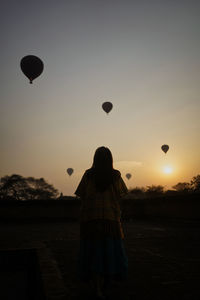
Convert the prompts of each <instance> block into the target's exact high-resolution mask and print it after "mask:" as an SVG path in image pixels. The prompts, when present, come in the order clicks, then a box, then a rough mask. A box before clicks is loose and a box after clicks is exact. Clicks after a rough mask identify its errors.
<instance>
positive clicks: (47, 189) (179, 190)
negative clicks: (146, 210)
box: [0, 174, 200, 201]
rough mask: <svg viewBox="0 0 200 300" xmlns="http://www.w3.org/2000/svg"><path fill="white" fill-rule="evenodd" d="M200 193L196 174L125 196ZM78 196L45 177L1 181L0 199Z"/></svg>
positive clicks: (198, 179) (12, 176) (136, 190)
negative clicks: (167, 187)
mask: <svg viewBox="0 0 200 300" xmlns="http://www.w3.org/2000/svg"><path fill="white" fill-rule="evenodd" d="M193 193H200V175H197V176H194V177H193V178H192V180H191V181H190V182H179V183H177V184H176V185H174V186H173V190H165V189H164V187H163V186H162V185H151V186H147V187H135V188H133V189H130V190H129V191H128V194H127V195H126V196H125V198H129V199H131V198H134V199H140V198H141V199H142V198H152V197H157V196H158V197H160V196H164V195H166V196H173V195H177V194H183V195H188V194H189V195H190V194H193ZM74 199H77V198H76V197H72V196H64V195H63V194H62V193H61V194H59V192H58V190H57V189H56V188H54V186H53V185H51V184H49V183H47V182H46V181H45V179H44V178H39V179H37V178H34V177H23V176H21V175H17V174H13V175H11V176H4V177H2V178H1V181H0V200H20V201H24V200H74Z"/></svg>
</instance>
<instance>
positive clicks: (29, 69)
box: [20, 55, 44, 83]
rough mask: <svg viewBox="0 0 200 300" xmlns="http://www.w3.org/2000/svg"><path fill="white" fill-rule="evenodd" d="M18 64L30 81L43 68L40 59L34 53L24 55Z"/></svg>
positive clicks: (38, 74)
mask: <svg viewBox="0 0 200 300" xmlns="http://www.w3.org/2000/svg"><path fill="white" fill-rule="evenodd" d="M20 66H21V70H22V72H23V73H24V75H26V77H28V79H29V80H30V83H32V81H33V80H34V79H35V78H37V77H38V76H40V74H41V73H42V72H43V69H44V64H43V62H42V60H41V59H40V58H39V57H37V56H35V55H27V56H24V57H23V58H22V59H21V62H20Z"/></svg>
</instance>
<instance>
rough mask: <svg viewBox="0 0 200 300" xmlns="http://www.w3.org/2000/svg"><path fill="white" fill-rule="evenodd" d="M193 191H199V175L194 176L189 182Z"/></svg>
mask: <svg viewBox="0 0 200 300" xmlns="http://www.w3.org/2000/svg"><path fill="white" fill-rule="evenodd" d="M191 186H192V188H193V190H195V191H200V175H197V176H194V177H193V178H192V180H191Z"/></svg>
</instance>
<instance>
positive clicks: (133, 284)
mask: <svg viewBox="0 0 200 300" xmlns="http://www.w3.org/2000/svg"><path fill="white" fill-rule="evenodd" d="M123 226H124V231H125V247H126V251H127V255H128V259H129V274H128V279H127V281H126V282H123V283H118V282H113V283H112V285H111V286H110V289H109V291H108V299H110V300H111V299H116V300H117V299H123V300H132V299H133V300H134V299H138V300H139V299H140V300H148V299H154V300H158V299H159V300H160V299H162V300H175V299H176V300H177V299H181V300H186V299H187V300H198V299H200V271H199V270H200V221H198V220H197V221H195V220H159V219H157V220H145V221H142V220H133V221H131V222H126V223H124V224H123ZM37 243H39V244H40V243H42V244H44V245H46V247H47V249H49V250H50V252H51V256H52V260H53V261H54V262H56V263H57V267H58V269H59V270H60V273H61V276H62V280H63V283H64V286H65V288H66V299H72V300H73V299H74V300H75V299H76V300H78V299H92V298H91V297H90V287H88V286H85V285H83V284H81V283H80V282H79V281H78V279H77V273H76V270H77V256H78V250H79V225H78V224H77V223H72V222H65V223H64V222H62V223H38V224H36V223H32V224H31V223H30V224H1V226H0V249H7V248H10V249H11V248H24V247H27V245H30V244H32V245H37Z"/></svg>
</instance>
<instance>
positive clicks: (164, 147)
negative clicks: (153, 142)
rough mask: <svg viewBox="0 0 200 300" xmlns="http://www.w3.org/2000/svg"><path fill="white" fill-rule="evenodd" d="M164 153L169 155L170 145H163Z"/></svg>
mask: <svg viewBox="0 0 200 300" xmlns="http://www.w3.org/2000/svg"><path fill="white" fill-rule="evenodd" d="M161 149H162V151H163V152H165V153H167V151H168V150H169V146H168V145H162V147H161Z"/></svg>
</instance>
